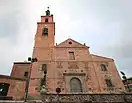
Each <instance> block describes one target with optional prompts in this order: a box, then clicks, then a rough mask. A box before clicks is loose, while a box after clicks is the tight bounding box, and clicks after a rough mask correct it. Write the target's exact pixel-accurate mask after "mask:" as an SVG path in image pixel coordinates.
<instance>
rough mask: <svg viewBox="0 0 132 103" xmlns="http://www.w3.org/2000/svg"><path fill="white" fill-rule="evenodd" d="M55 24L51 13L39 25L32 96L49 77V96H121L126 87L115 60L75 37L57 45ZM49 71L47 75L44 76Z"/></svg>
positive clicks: (31, 87) (33, 68) (32, 78)
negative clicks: (91, 48)
mask: <svg viewBox="0 0 132 103" xmlns="http://www.w3.org/2000/svg"><path fill="white" fill-rule="evenodd" d="M54 41H55V22H54V20H53V15H50V11H49V10H47V11H46V15H45V16H41V22H38V23H37V31H36V35H35V44H34V49H33V57H35V58H37V59H38V62H36V63H33V64H32V70H31V78H30V85H29V94H31V95H35V94H38V93H39V92H40V91H39V90H40V89H39V88H40V87H41V86H42V85H41V83H42V81H43V78H44V75H46V89H47V93H56V91H55V90H56V88H57V87H59V88H61V93H111V92H113V93H117V92H118V93H119V92H121V91H124V90H125V88H124V85H123V83H122V81H121V78H120V76H119V73H118V71H117V69H116V66H115V63H114V60H113V59H111V58H107V57H102V56H98V55H94V54H91V53H90V51H89V47H88V46H86V45H85V44H81V43H78V42H77V41H75V40H72V39H71V38H69V39H67V40H65V41H64V42H62V43H60V44H58V45H57V44H56V45H54V44H55V42H54ZM44 70H46V74H44Z"/></svg>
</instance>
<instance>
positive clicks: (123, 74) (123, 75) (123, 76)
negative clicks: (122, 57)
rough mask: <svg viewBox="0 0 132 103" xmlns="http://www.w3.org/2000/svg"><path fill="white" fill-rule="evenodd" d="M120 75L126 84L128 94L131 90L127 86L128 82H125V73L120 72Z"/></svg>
mask: <svg viewBox="0 0 132 103" xmlns="http://www.w3.org/2000/svg"><path fill="white" fill-rule="evenodd" d="M120 73H121V74H122V78H123V80H124V82H125V83H126V86H127V89H128V92H130V91H131V90H130V88H129V85H128V82H127V77H126V75H125V73H124V72H122V71H120Z"/></svg>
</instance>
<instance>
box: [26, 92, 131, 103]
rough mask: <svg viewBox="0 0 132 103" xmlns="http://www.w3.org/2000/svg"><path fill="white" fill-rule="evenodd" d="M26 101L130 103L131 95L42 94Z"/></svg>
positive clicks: (48, 102)
mask: <svg viewBox="0 0 132 103" xmlns="http://www.w3.org/2000/svg"><path fill="white" fill-rule="evenodd" d="M28 99H32V100H41V101H42V103H45V102H46V103H132V94H59V95H57V94H42V95H36V96H30V97H29V98H28Z"/></svg>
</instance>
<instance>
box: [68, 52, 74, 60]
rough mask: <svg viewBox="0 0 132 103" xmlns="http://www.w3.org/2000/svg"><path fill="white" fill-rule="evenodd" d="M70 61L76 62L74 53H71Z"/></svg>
mask: <svg viewBox="0 0 132 103" xmlns="http://www.w3.org/2000/svg"><path fill="white" fill-rule="evenodd" d="M69 59H70V60H75V56H74V52H69Z"/></svg>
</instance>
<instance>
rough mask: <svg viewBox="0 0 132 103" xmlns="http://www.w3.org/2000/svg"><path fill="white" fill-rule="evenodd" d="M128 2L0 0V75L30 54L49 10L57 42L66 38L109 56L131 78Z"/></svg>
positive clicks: (131, 27) (131, 16)
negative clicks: (39, 26) (37, 27)
mask: <svg viewBox="0 0 132 103" xmlns="http://www.w3.org/2000/svg"><path fill="white" fill-rule="evenodd" d="M131 5H132V1H131V0H0V47H1V50H0V56H1V59H0V74H7V75H9V74H10V72H11V69H12V65H13V62H14V61H26V60H27V58H28V57H29V56H31V55H32V48H33V44H34V37H35V33H36V26H37V22H38V21H40V16H41V15H44V14H45V10H46V9H47V6H49V7H50V11H51V13H52V14H53V15H54V21H55V22H56V37H55V39H56V43H60V42H62V41H64V40H65V39H67V38H68V37H70V38H72V39H74V40H76V41H78V42H80V43H86V44H87V45H88V46H90V52H91V53H92V54H97V55H102V56H106V57H111V58H113V59H114V60H115V63H116V66H117V69H118V71H124V72H125V73H126V75H127V76H132V69H131V63H132V41H131V38H132V13H131V10H132V6H131Z"/></svg>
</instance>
